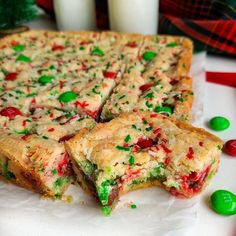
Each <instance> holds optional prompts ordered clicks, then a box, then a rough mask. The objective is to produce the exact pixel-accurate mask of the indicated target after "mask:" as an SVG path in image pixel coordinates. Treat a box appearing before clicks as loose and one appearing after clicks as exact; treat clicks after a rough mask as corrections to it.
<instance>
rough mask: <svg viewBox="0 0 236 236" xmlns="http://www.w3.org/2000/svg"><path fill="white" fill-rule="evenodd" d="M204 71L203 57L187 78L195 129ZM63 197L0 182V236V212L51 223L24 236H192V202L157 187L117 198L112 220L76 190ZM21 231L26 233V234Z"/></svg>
mask: <svg viewBox="0 0 236 236" xmlns="http://www.w3.org/2000/svg"><path fill="white" fill-rule="evenodd" d="M204 65H205V53H200V54H197V55H195V56H194V58H193V66H192V70H191V75H192V76H193V78H194V83H193V86H194V93H195V100H194V106H193V120H194V123H195V124H197V125H201V123H202V117H203V101H204V81H205V76H204ZM66 194H68V195H72V196H73V199H74V201H73V202H72V203H65V202H62V201H51V200H45V199H41V198H40V195H38V194H35V193H31V192H29V191H27V190H25V189H22V188H19V187H17V186H14V185H11V184H6V183H4V182H0V235H2V234H1V220H3V219H1V216H2V215H1V211H4V210H6V209H7V211H9V212H11V211H12V212H14V214H15V215H16V214H17V213H18V215H19V222H20V218H22V217H25V218H27V217H28V218H29V219H30V216H31V215H32V219H34V218H33V215H34V214H35V213H40V218H39V219H41V221H42V219H43V218H47V217H51V218H52V222H53V223H50V226H48V225H47V229H46V228H44V227H42V222H41V221H40V227H37V222H34V225H35V227H36V229H35V230H33V231H31V232H30V233H29V234H27V235H31V236H33V235H49V234H47V232H49V231H50V229H49V228H53V235H57V236H60V235H67V236H72V235H103V236H104V235H155V236H157V235H168V236H172V235H173V236H184V235H195V234H194V232H195V227H196V223H197V209H198V198H193V199H190V200H186V199H185V200H181V199H177V198H175V197H173V196H171V195H170V194H169V193H167V192H166V191H165V190H163V189H161V188H159V187H152V188H149V189H142V190H138V191H134V192H131V193H128V194H126V195H124V196H122V197H121V200H120V202H119V204H118V206H117V207H116V209H115V211H114V212H113V213H112V215H111V216H110V217H104V216H103V215H102V214H101V212H100V210H99V207H98V204H97V203H96V202H95V201H94V199H93V198H92V197H91V196H89V195H87V194H85V193H84V192H83V191H82V190H81V189H80V188H79V187H76V186H70V188H69V190H68V191H67V193H66ZM131 203H134V204H136V205H137V208H136V209H131V208H130V206H129V205H130V204H131ZM12 214H13V213H12ZM58 220H59V221H60V222H63V224H62V225H63V226H62V225H58ZM16 224H17V222H16ZM45 225H46V223H45ZM25 227H29V226H28V225H25ZM62 228H63V229H64V231H63V230H62ZM24 230H26V231H25V232H27V228H24ZM5 232H6V230H5ZM22 232H23V231H22ZM39 232H41V233H42V234H41V233H39ZM12 235H23V233H22V234H19V232H16V234H12ZM50 235H52V234H50Z"/></svg>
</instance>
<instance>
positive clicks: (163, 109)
mask: <svg viewBox="0 0 236 236" xmlns="http://www.w3.org/2000/svg"><path fill="white" fill-rule="evenodd" d="M154 111H155V112H157V113H162V114H167V115H169V116H170V115H172V114H173V111H172V109H171V107H167V106H164V107H158V106H156V107H155V109H154Z"/></svg>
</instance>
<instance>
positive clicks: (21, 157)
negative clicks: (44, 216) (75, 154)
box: [0, 130, 72, 198]
mask: <svg viewBox="0 0 236 236" xmlns="http://www.w3.org/2000/svg"><path fill="white" fill-rule="evenodd" d="M0 177H1V178H3V179H4V180H7V181H10V182H12V183H15V184H17V185H19V186H21V187H24V188H27V189H29V190H33V191H36V192H39V193H41V194H43V195H44V196H48V197H52V198H61V196H62V194H63V192H64V191H65V190H66V189H67V187H68V186H69V184H70V183H71V181H72V170H71V164H70V160H69V157H68V154H67V153H66V151H65V148H64V145H63V144H61V143H58V142H57V141H55V140H52V139H44V138H40V137H38V136H36V135H33V134H25V135H19V134H10V133H8V132H6V130H1V137H0Z"/></svg>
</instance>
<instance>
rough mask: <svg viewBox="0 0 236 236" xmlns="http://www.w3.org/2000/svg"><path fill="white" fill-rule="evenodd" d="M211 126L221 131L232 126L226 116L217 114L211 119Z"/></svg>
mask: <svg viewBox="0 0 236 236" xmlns="http://www.w3.org/2000/svg"><path fill="white" fill-rule="evenodd" d="M209 126H210V128H212V129H213V130H217V131H221V130H225V129H228V128H229V126H230V122H229V120H228V119H227V118H225V117H222V116H215V117H213V118H212V119H211V120H210V122H209Z"/></svg>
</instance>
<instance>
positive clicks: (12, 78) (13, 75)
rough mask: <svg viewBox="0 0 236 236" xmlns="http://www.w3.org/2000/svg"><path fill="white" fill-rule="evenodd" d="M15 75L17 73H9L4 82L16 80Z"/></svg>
mask: <svg viewBox="0 0 236 236" xmlns="http://www.w3.org/2000/svg"><path fill="white" fill-rule="evenodd" d="M17 75H18V74H17V73H9V74H8V75H6V77H5V80H7V81H13V80H15V79H16V78H17Z"/></svg>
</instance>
